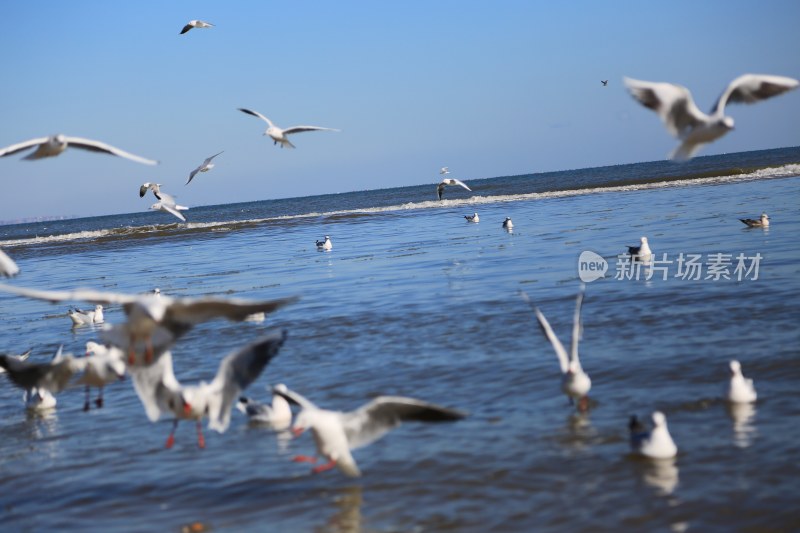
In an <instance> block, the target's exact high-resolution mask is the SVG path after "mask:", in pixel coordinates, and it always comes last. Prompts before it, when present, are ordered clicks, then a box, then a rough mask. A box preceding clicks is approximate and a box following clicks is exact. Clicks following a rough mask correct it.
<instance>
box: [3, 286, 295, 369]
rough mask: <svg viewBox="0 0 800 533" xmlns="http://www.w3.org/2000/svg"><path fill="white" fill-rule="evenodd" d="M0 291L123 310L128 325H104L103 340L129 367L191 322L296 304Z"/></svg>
mask: <svg viewBox="0 0 800 533" xmlns="http://www.w3.org/2000/svg"><path fill="white" fill-rule="evenodd" d="M0 291H2V292H10V293H12V294H17V295H20V296H25V297H26V298H35V299H38V300H46V301H49V302H53V303H55V302H62V301H65V300H77V301H86V302H90V303H94V304H104V305H110V304H118V305H121V306H122V309H123V311H124V312H125V316H126V318H127V321H126V322H125V323H124V324H116V325H113V326H107V327H106V329H104V330H103V331H102V332H101V337H103V340H104V341H106V342H108V343H109V344H111V345H113V346H116V347H118V348H121V349H123V350H127V351H128V361H127V362H128V365H131V366H132V365H134V364H136V363H137V359H136V357H135V355H136V353H138V352H141V346H142V344H144V353H145V361H144V362H145V363H146V364H149V363H151V362H152V360H153V358H154V356H155V355H157V354H160V353H161V352H163V351H164V350H166V349H167V348H169V347H170V346H171V345H172V344H173V343H174V342H175V341H176V340H178V339H179V338H180V337H182V336H183V335H184V334H186V333H187V332H188V331H189V330H191V329H192V327H193V326H195V325H196V324H200V323H202V322H207V321H209V320H212V319H214V318H227V319H228V320H232V321H237V322H241V321H242V320H244V319H245V318H246V317H247V316H249V315H251V314H253V313H259V312H265V313H271V312H273V311H277V310H278V309H280V308H282V307H284V306H286V305H288V304H291V303H294V302H296V301H297V298H296V297H290V298H282V299H277V300H261V301H257V300H243V299H237V298H212V297H205V298H174V297H170V296H164V295H155V294H153V293H146V294H125V293H115V292H101V291H94V290H90V289H76V290H72V291H43V290H38V289H28V288H24V287H17V286H13V285H6V284H2V283H0Z"/></svg>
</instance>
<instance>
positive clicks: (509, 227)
mask: <svg viewBox="0 0 800 533" xmlns="http://www.w3.org/2000/svg"><path fill="white" fill-rule="evenodd" d="M503 229H504V230H506V231H509V232H510V231H513V230H514V223H513V222H511V217H506V219H505V220H504V221H503Z"/></svg>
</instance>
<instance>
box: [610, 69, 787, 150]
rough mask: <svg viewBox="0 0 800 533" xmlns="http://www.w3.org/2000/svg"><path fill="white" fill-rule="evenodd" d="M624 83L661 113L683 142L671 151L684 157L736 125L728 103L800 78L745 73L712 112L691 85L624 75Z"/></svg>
mask: <svg viewBox="0 0 800 533" xmlns="http://www.w3.org/2000/svg"><path fill="white" fill-rule="evenodd" d="M624 81H625V86H626V87H627V88H628V91H629V92H630V93H631V95H632V96H633V97H634V98H635V99H636V100H637V101H638V102H639V103H640V104H642V105H643V106H645V107H647V108H648V109H652V110H653V111H655V112H656V113H658V116H659V117H661V120H662V122H664V126H666V128H667V130H668V131H669V132H670V133H671V134H672V135H673V136H674V137H676V138H678V139H679V140H680V141H681V144H680V145H678V147H677V148H676V149H675V150H674V151H673V152H672V153H671V154H670V155H669V158H670V159H675V160H677V161H685V160H687V159H691V157H692V156H693V155H694V154H695V153H696V152H697V151H698V150H700V148H702V147H703V146H705V145H706V144H708V143H710V142H713V141H715V140H717V139H719V138H720V137H722V136H723V135H725V134H726V133H728V132H729V131H730V130H732V129H733V118H731V117H729V116H726V115H725V105H726V104H728V103H742V102H743V103H747V104H752V103H755V102H760V101H761V100H766V99H767V98H771V97H773V96H777V95H779V94H782V93H784V92H786V91H790V90H792V89H795V88H797V86H798V84H800V81H798V80H796V79H793V78H787V77H785V76H770V75H765V74H744V75H742V76H739V77H738V78H736V79H735V80H733V81H732V82H731V83H730V84H729V85H728V87H726V88H725V90H724V91H723V92H722V95H720V97H719V99H718V100H717V103H716V104H714V108H713V109H712V110H711V115H706V114H705V113H703V112H702V111H700V110H699V109H698V108H697V106H696V105H695V103H694V100H693V99H692V93H690V92H689V89H687V88H686V87H682V86H680V85H675V84H672V83H656V82H651V81H641V80H634V79H631V78H625V79H624Z"/></svg>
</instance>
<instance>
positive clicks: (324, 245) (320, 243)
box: [316, 235, 333, 251]
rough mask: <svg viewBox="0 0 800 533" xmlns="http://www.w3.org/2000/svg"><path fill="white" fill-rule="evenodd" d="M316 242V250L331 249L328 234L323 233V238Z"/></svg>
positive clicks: (331, 244) (331, 245)
mask: <svg viewBox="0 0 800 533" xmlns="http://www.w3.org/2000/svg"><path fill="white" fill-rule="evenodd" d="M316 242H317V250H325V251H330V250H333V243H331V238H330V236H329V235H325V240H322V241H316Z"/></svg>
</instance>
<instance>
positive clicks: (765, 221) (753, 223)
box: [739, 213, 769, 228]
mask: <svg viewBox="0 0 800 533" xmlns="http://www.w3.org/2000/svg"><path fill="white" fill-rule="evenodd" d="M739 220H741V221H742V222H743V223H745V224H747V227H749V228H768V227H769V216H767V214H766V213H761V218H759V219H758V220H753V219H752V218H740V219H739Z"/></svg>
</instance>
